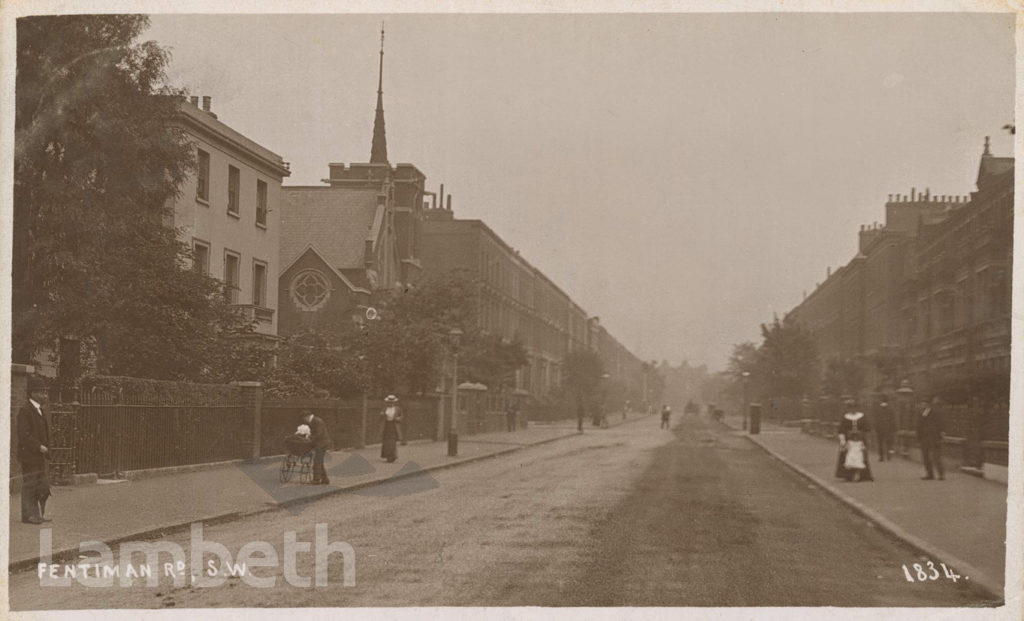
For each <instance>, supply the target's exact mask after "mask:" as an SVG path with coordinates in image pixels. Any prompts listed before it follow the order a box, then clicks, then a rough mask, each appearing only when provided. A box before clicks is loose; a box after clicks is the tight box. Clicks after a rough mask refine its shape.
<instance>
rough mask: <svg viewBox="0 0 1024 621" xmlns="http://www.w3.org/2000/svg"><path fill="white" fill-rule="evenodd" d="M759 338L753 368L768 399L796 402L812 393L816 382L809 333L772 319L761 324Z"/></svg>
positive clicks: (814, 355) (815, 354) (815, 357)
mask: <svg viewBox="0 0 1024 621" xmlns="http://www.w3.org/2000/svg"><path fill="white" fill-rule="evenodd" d="M761 336H762V337H763V338H764V341H763V342H762V344H761V346H760V347H759V348H758V350H757V351H758V363H757V367H756V368H757V369H758V370H759V371H760V373H761V374H762V376H763V378H764V386H765V388H766V390H767V391H768V395H769V396H772V397H790V398H800V397H801V396H803V395H806V394H809V393H810V392H812V391H813V389H814V387H815V385H816V383H817V380H818V378H817V368H818V352H817V347H816V346H815V344H814V339H813V338H812V337H811V335H810V333H809V332H808V331H807V330H806V329H805V328H804V327H803V326H802V325H800V324H798V323H791V322H786V323H783V322H780V321H779V319H778V318H775V320H773V321H772V323H770V324H761Z"/></svg>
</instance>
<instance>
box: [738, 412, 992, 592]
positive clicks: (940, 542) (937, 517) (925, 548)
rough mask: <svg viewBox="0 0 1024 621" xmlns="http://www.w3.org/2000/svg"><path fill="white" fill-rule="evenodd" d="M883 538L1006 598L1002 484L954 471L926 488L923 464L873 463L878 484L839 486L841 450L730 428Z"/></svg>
mask: <svg viewBox="0 0 1024 621" xmlns="http://www.w3.org/2000/svg"><path fill="white" fill-rule="evenodd" d="M723 422H724V423H725V424H726V425H727V426H729V427H731V428H732V429H733V430H734V431H735V432H736V433H737V434H742V435H744V436H746V437H747V438H748V439H749V440H750V441H752V442H753V443H755V444H757V445H758V446H760V447H761V448H762V449H764V450H765V451H767V452H768V453H769V454H771V455H772V456H774V457H775V458H776V459H778V460H780V461H781V462H783V463H784V464H785V465H787V466H789V467H790V468H792V469H793V470H795V471H797V472H798V473H799V474H801V475H802V476H804V477H806V478H807V479H809V480H810V481H811V482H813V483H815V484H816V485H818V486H819V487H821V488H822V489H824V490H825V491H827V492H829V493H831V494H832V495H834V496H836V497H837V498H839V500H841V501H843V502H844V503H846V504H847V505H849V506H850V507H852V508H853V509H854V510H856V511H858V512H859V513H861V514H862V515H864V516H865V517H867V518H868V519H870V520H872V521H873V522H875V523H876V524H877V525H879V526H880V527H882V528H883V529H884V530H887V531H889V532H890V533H891V534H893V535H895V536H897V537H899V538H900V539H903V540H904V541H906V542H907V543H909V544H911V545H912V546H913V547H915V548H917V549H918V550H920V551H921V552H923V553H925V554H926V555H928V556H930V557H931V558H933V559H934V561H935V562H936V564H938V563H939V562H944V563H946V565H947V566H950V567H953V568H954V570H955V571H956V572H957V573H959V574H961V575H962V576H966V577H968V578H969V579H970V581H972V582H973V583H974V584H975V586H977V587H980V588H981V589H983V590H985V591H988V592H989V593H992V594H996V595H998V596H1000V597H1002V596H1003V591H1004V584H1005V557H1006V541H1005V540H1006V510H1007V506H1006V503H1007V488H1006V486H1005V485H1002V484H1000V483H998V482H994V481H989V480H985V479H980V478H978V477H974V476H971V475H969V474H965V473H961V472H957V471H949V470H948V469H947V472H946V480H944V481H939V480H931V481H924V480H921V477H922V476H924V467H923V466H922V464H921V463H919V462H915V461H911V460H908V459H904V458H900V457H896V458H895V459H893V460H887V461H884V462H880V461H878V453H877V451H873V452H872V453H871V455H870V458H869V459H870V460H871V461H870V463H871V471H872V474H873V475H874V479H875V480H874V481H873V482H862V483H852V482H847V481H844V480H841V479H836V478H835V476H834V475H835V466H836V459H837V451H838V447H837V445H836V441H835V440H829V439H824V438H819V437H816V436H811V435H808V434H804V433H802V432H801V431H800V430H799V428H794V427H783V426H780V425H775V424H772V423H764V422H762V425H761V433H760V434H758V435H749V434H746V433H745V432H743V431H741V429H742V421H741V418H740V417H739V416H734V417H726V419H725V420H724V421H723Z"/></svg>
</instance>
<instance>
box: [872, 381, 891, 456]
mask: <svg viewBox="0 0 1024 621" xmlns="http://www.w3.org/2000/svg"><path fill="white" fill-rule="evenodd" d="M874 425H875V437H876V439H877V440H878V461H885V460H886V459H889V460H892V456H893V453H894V451H893V448H892V447H893V436H894V435H895V433H896V421H895V419H894V418H893V411H892V408H891V407H889V401H888V400H887V399H886V398H885V396H883V397H882V399H881V400H880V401H879V402H878V405H877V407H876V408H875V422H874Z"/></svg>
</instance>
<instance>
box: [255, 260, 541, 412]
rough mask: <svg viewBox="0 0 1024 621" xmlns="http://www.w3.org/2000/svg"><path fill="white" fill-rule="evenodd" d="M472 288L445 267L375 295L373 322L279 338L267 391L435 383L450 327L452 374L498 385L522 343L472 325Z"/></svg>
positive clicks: (378, 390)
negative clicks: (455, 356)
mask: <svg viewBox="0 0 1024 621" xmlns="http://www.w3.org/2000/svg"><path fill="white" fill-rule="evenodd" d="M477 291H478V288H477V283H476V282H475V281H474V280H473V279H471V278H469V277H468V276H466V275H465V274H463V273H459V272H452V273H448V274H444V275H440V276H437V277H435V278H431V279H427V280H425V281H423V282H421V283H419V284H418V285H416V286H414V287H410V288H409V289H403V290H394V291H389V292H387V293H385V294H383V295H382V297H381V298H380V299H379V300H378V301H377V302H375V304H376V305H377V308H378V311H379V314H378V319H375V320H373V321H368V322H366V323H364V324H362V325H356V324H341V325H335V326H332V327H331V329H329V330H323V331H319V332H307V333H301V334H296V335H292V336H290V337H288V338H287V339H285V340H284V342H283V343H282V344H281V347H280V351H279V355H278V365H277V367H276V368H275V369H272V370H270V371H269V372H267V373H266V374H265V375H264V378H263V381H264V383H265V384H266V386H267V391H268V392H269V393H270V394H273V395H275V396H281V397H288V396H297V395H303V394H304V395H306V396H309V395H310V394H312V392H313V391H315V390H327V391H328V392H329V393H330V394H331V395H333V396H350V395H353V394H359V393H365V394H369V395H372V396H374V397H375V398H376V397H381V396H383V395H385V394H388V393H399V392H406V393H423V392H428V391H430V390H432V389H434V388H435V387H437V386H438V385H439V380H440V379H441V376H442V374H443V373H444V372H445V369H444V365H445V361H446V359H448V358H450V356H451V354H452V347H453V343H452V339H451V332H452V330H455V329H458V330H460V331H461V332H462V336H461V338H460V342H459V346H458V350H459V359H460V362H459V377H460V378H461V379H468V380H470V381H477V382H482V383H484V384H486V385H487V386H488V387H490V388H492V389H494V390H497V391H499V392H500V391H501V390H503V389H504V388H505V387H507V386H508V385H510V383H511V382H512V381H513V379H514V373H515V371H516V370H517V369H519V368H520V367H522V366H523V365H525V364H526V362H527V360H526V349H525V347H523V345H522V343H520V342H519V341H517V340H513V341H511V342H509V341H505V340H503V339H501V338H500V337H498V336H496V335H492V334H487V333H485V332H482V331H481V330H480V329H479V328H478V327H477V317H478V305H479V298H478V295H477ZM449 372H450V371H449Z"/></svg>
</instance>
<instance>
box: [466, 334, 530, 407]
mask: <svg viewBox="0 0 1024 621" xmlns="http://www.w3.org/2000/svg"><path fill="white" fill-rule="evenodd" d="M465 349H466V351H465V353H464V354H463V355H462V358H463V360H464V363H463V364H464V365H465V366H464V367H460V369H463V370H460V375H463V376H464V377H465V378H466V379H467V380H469V381H471V382H479V383H481V384H484V385H485V386H487V387H488V388H490V389H491V390H493V391H495V392H496V393H497V394H503V393H504V392H505V389H506V388H507V387H508V386H509V385H514V384H515V372H516V371H517V370H519V369H521V368H522V367H524V366H526V364H527V362H529V360H528V358H527V355H526V347H524V346H523V343H522V342H521V341H520V340H519V339H513V340H511V341H509V340H507V339H504V338H502V337H501V336H499V335H496V334H477V333H475V332H474V334H473V335H472V337H471V338H470V340H469V346H468V347H467V348H465Z"/></svg>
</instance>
